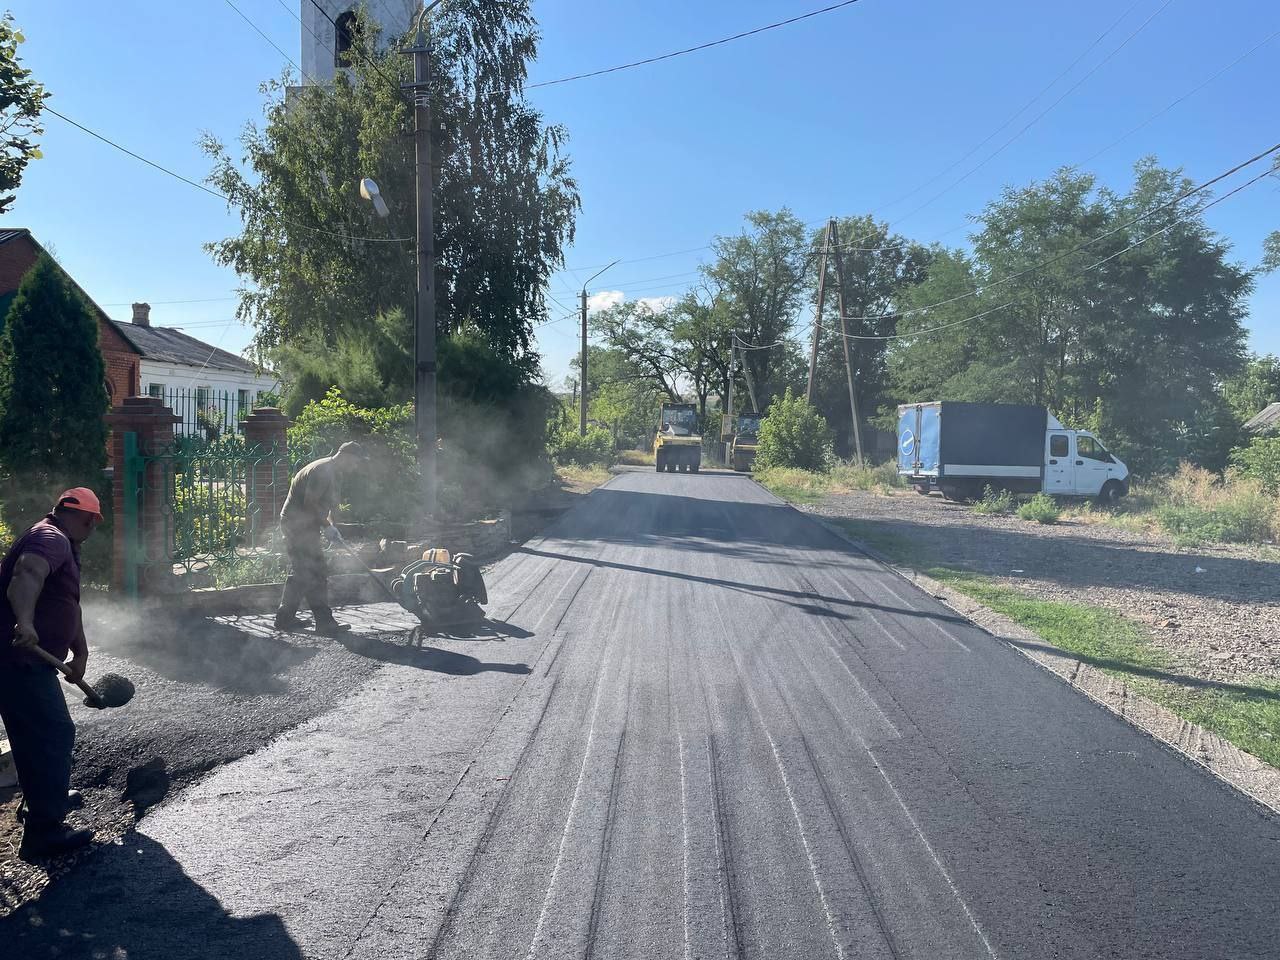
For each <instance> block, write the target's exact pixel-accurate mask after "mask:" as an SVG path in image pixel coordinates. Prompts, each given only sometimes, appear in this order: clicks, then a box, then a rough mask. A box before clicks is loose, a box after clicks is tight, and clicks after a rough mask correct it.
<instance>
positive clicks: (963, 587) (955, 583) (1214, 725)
mask: <svg viewBox="0 0 1280 960" xmlns="http://www.w3.org/2000/svg"><path fill="white" fill-rule="evenodd" d="M835 522H836V524H837V525H838V526H840V527H841V528H843V529H844V530H845V531H847V532H848V533H849V534H850V535H851V536H852V537H854V538H855V539H857V540H860V541H861V542H863V543H865V544H866V545H867V546H869V547H871V548H872V549H874V550H876V551H878V552H880V553H882V554H884V555H885V556H886V557H888V558H889V559H890V560H892V561H893V562H894V563H898V564H902V565H904V566H909V567H913V568H915V569H917V570H919V571H921V572H922V573H924V574H926V575H927V576H930V577H932V578H933V579H935V580H938V581H940V582H941V583H944V584H946V585H947V586H949V587H951V588H952V589H954V590H957V591H958V592H960V593H963V594H964V595H965V596H968V597H971V598H972V599H974V600H976V601H978V602H979V603H981V604H983V605H984V606H987V607H989V608H991V609H992V610H995V611H996V612H997V613H1001V614H1004V615H1005V616H1006V617H1008V618H1009V619H1010V620H1013V621H1014V622H1015V623H1018V624H1021V625H1022V626H1024V627H1026V628H1027V629H1029V630H1032V631H1034V632H1035V633H1036V634H1037V635H1038V636H1040V637H1042V638H1044V639H1045V640H1046V641H1048V642H1049V643H1051V644H1053V645H1054V646H1056V647H1059V648H1060V649H1062V650H1066V651H1069V652H1070V653H1072V654H1074V655H1075V656H1077V657H1079V658H1080V659H1081V660H1082V661H1084V662H1085V663H1089V664H1092V665H1093V666H1096V667H1098V668H1099V669H1101V670H1103V671H1105V672H1106V673H1108V674H1110V675H1112V676H1114V677H1118V678H1119V679H1121V680H1123V681H1124V682H1125V683H1126V684H1128V685H1129V686H1130V687H1132V688H1133V689H1134V690H1135V691H1137V692H1138V693H1141V694H1142V695H1143V696H1146V697H1148V698H1150V699H1151V700H1154V701H1155V702H1156V703H1158V704H1160V705H1161V706H1164V707H1167V708H1168V709H1170V710H1172V711H1173V712H1174V713H1176V714H1177V715H1178V716H1179V717H1182V718H1183V719H1184V720H1188V721H1190V722H1191V723H1195V724H1199V725H1200V726H1202V727H1204V728H1205V729H1206V730H1211V731H1212V732H1213V733H1216V734H1217V735H1218V736H1220V737H1222V738H1224V739H1226V740H1229V741H1231V742H1232V743H1234V744H1235V745H1236V746H1237V747H1239V748H1240V749H1241V750H1244V751H1246V752H1248V753H1251V754H1253V755H1254V756H1255V757H1259V758H1260V759H1262V760H1265V761H1266V762H1267V763H1270V764H1272V765H1273V766H1277V767H1280V683H1277V682H1275V681H1274V680H1268V679H1265V678H1260V677H1255V678H1248V679H1245V680H1242V681H1240V682H1239V683H1235V684H1227V683H1218V682H1214V681H1209V680H1199V679H1197V678H1195V677H1192V676H1189V675H1187V673H1186V672H1185V671H1182V670H1180V669H1179V668H1178V666H1177V665H1176V664H1175V663H1173V662H1172V661H1171V659H1170V657H1169V655H1168V654H1167V653H1165V652H1164V651H1163V650H1161V649H1160V648H1159V647H1157V646H1156V645H1155V644H1154V643H1152V641H1151V636H1150V634H1149V633H1148V632H1147V630H1146V628H1145V627H1144V626H1142V625H1141V624H1138V623H1135V622H1134V621H1132V620H1129V619H1127V618H1126V617H1123V616H1121V615H1120V614H1118V613H1114V612H1113V611H1110V610H1105V609H1103V608H1100V607H1091V606H1088V605H1087V604H1082V603H1064V602H1060V601H1049V600H1038V599H1036V598H1034V597H1031V596H1029V595H1027V594H1026V593H1023V592H1022V591H1020V590H1018V589H1017V588H1015V587H1010V586H1007V585H1005V584H1002V583H997V582H996V581H995V580H993V579H992V578H990V577H986V576H982V575H980V574H976V573H973V572H971V571H967V570H957V569H954V568H950V567H940V566H936V565H935V564H933V563H932V562H931V561H930V558H929V557H927V556H925V555H924V553H925V551H924V548H923V546H922V545H920V544H917V543H915V542H913V541H910V540H909V539H908V538H905V537H900V536H896V535H894V534H891V533H888V532H886V531H884V530H880V529H870V528H866V527H864V526H863V525H862V524H860V523H858V522H857V521H856V520H843V519H842V520H838V521H835Z"/></svg>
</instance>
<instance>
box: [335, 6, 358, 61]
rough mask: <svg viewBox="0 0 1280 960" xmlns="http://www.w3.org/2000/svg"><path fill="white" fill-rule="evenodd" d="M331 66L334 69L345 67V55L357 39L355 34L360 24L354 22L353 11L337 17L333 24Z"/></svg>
mask: <svg viewBox="0 0 1280 960" xmlns="http://www.w3.org/2000/svg"><path fill="white" fill-rule="evenodd" d="M333 26H334V36H333V65H334V66H335V67H345V66H346V65H347V54H348V53H349V52H350V50H351V48H352V46H354V45H355V42H356V40H357V39H358V37H357V33H358V31H359V29H360V24H359V22H358V21H357V20H356V14H355V11H354V10H348V11H347V12H346V13H343V14H341V15H339V17H338V19H337V20H335V21H334V22H333Z"/></svg>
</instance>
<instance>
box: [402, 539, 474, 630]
mask: <svg viewBox="0 0 1280 960" xmlns="http://www.w3.org/2000/svg"><path fill="white" fill-rule="evenodd" d="M391 592H392V593H393V594H395V597H396V600H397V601H399V603H400V606H402V607H404V608H405V609H406V610H408V611H409V612H410V613H412V614H413V615H414V616H416V617H417V618H418V620H419V621H420V622H421V623H422V626H423V628H425V629H426V630H434V629H437V628H440V627H449V626H454V625H456V624H467V623H475V622H476V621H479V620H483V619H484V610H482V609H481V606H480V605H481V604H484V603H488V602H489V592H488V591H487V590H486V589H485V586H484V576H483V574H481V572H480V565H479V564H478V563H476V562H475V560H473V559H472V557H471V554H469V553H455V554H450V553H449V551H448V550H444V549H442V548H439V547H435V548H432V549H430V550H427V551H426V552H424V553H423V554H422V559H421V560H414V561H413V562H412V563H410V564H409V565H408V566H406V567H405V568H404V569H403V570H401V571H400V575H399V576H398V577H396V578H395V579H394V580H392V581H391Z"/></svg>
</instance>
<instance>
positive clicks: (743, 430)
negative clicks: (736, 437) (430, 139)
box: [738, 413, 760, 437]
mask: <svg viewBox="0 0 1280 960" xmlns="http://www.w3.org/2000/svg"><path fill="white" fill-rule="evenodd" d="M759 432H760V415H759V414H757V413H748V414H744V415H743V416H741V417H739V418H738V433H739V434H740V435H742V436H746V437H754V436H755V435H756V434H758V433H759Z"/></svg>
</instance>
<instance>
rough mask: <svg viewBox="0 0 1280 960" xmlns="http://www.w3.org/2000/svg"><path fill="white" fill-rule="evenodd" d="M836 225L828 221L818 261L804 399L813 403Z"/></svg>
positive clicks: (832, 221)
mask: <svg viewBox="0 0 1280 960" xmlns="http://www.w3.org/2000/svg"><path fill="white" fill-rule="evenodd" d="M834 226H835V221H834V220H828V221H827V232H826V234H825V235H824V236H823V238H822V260H821V261H819V263H818V311H817V313H816V314H815V315H814V318H813V345H812V346H811V347H810V349H809V385H808V386H807V387H805V390H804V399H805V401H806V402H808V403H813V378H814V373H815V371H816V370H817V367H818V337H819V336H821V332H822V305H823V304H824V303H826V299H827V256H828V254H830V253H831V234H832V229H833V228H834ZM756 412H757V413H759V412H760V411H758V410H757V411H756Z"/></svg>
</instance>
